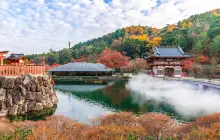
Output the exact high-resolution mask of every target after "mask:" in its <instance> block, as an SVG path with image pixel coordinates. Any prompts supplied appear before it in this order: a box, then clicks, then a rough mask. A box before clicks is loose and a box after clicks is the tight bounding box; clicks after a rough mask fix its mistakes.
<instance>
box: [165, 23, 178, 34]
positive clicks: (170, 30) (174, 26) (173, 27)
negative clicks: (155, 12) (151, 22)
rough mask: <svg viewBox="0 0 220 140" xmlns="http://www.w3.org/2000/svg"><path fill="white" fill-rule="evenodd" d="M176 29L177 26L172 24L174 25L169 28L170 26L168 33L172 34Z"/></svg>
mask: <svg viewBox="0 0 220 140" xmlns="http://www.w3.org/2000/svg"><path fill="white" fill-rule="evenodd" d="M176 28H177V26H176V25H175V24H172V25H169V26H168V28H167V31H168V32H172V31H173V29H176Z"/></svg>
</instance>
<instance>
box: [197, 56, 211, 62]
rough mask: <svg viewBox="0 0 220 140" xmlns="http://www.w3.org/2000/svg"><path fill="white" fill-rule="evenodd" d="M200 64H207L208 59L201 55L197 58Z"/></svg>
mask: <svg viewBox="0 0 220 140" xmlns="http://www.w3.org/2000/svg"><path fill="white" fill-rule="evenodd" d="M199 61H200V63H207V62H209V58H208V57H207V56H204V55H201V56H199Z"/></svg>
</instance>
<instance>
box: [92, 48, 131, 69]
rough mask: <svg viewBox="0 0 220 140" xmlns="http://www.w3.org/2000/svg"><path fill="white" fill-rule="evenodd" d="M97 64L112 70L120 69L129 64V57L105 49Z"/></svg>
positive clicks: (98, 57)
mask: <svg viewBox="0 0 220 140" xmlns="http://www.w3.org/2000/svg"><path fill="white" fill-rule="evenodd" d="M96 62H98V63H102V64H104V65H106V66H107V67H110V68H120V67H122V66H125V65H127V64H128V62H129V57H127V56H125V55H123V54H122V53H121V52H118V51H115V50H111V49H105V50H103V51H102V53H101V54H99V55H98V56H97V59H96Z"/></svg>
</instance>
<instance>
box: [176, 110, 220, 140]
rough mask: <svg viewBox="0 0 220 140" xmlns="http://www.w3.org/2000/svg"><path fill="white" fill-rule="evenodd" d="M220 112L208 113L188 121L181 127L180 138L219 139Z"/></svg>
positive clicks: (190, 139) (191, 139)
mask: <svg viewBox="0 0 220 140" xmlns="http://www.w3.org/2000/svg"><path fill="white" fill-rule="evenodd" d="M219 132H220V113H216V114H211V115H207V116H204V117H201V118H198V119H196V121H194V122H191V123H188V124H186V125H184V126H182V127H181V128H180V129H179V139H185V140H194V139H201V140H215V139H219V138H220V137H219V135H220V134H219Z"/></svg>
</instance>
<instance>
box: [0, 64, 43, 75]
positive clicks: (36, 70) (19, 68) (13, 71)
mask: <svg viewBox="0 0 220 140" xmlns="http://www.w3.org/2000/svg"><path fill="white" fill-rule="evenodd" d="M45 72H46V70H45V65H21V64H11V65H2V66H1V65H0V76H21V75H24V74H28V73H30V74H33V75H42V74H45Z"/></svg>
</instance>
